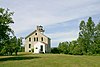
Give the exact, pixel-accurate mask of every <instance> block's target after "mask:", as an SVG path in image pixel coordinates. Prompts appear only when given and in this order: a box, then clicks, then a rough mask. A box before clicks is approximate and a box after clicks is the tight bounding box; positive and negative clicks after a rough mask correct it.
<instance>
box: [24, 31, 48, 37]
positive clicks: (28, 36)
mask: <svg viewBox="0 0 100 67" xmlns="http://www.w3.org/2000/svg"><path fill="white" fill-rule="evenodd" d="M35 32H37V30H35V31H33V32H32V33H30V34H29V35H28V36H26V37H25V39H26V38H28V37H29V36H31V35H32V34H34V33H35ZM40 34H42V33H40ZM42 35H43V36H45V37H47V36H46V35H44V34H42ZM47 38H48V39H50V38H49V37H47Z"/></svg>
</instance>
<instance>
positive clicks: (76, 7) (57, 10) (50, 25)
mask: <svg viewBox="0 0 100 67" xmlns="http://www.w3.org/2000/svg"><path fill="white" fill-rule="evenodd" d="M0 7H2V8H5V9H7V8H9V9H10V11H13V12H14V15H13V16H12V18H13V20H14V24H11V28H12V29H13V30H14V31H15V35H16V36H17V37H26V36H27V35H28V34H30V33H31V32H33V31H34V30H35V29H36V26H37V25H42V26H43V27H44V29H45V33H44V34H45V35H47V36H48V37H49V38H51V42H52V44H51V47H57V46H58V44H59V42H63V41H72V40H76V39H77V37H78V33H79V24H80V22H81V20H85V21H87V19H88V17H92V19H93V21H94V22H95V23H96V24H97V23H99V21H100V0H0Z"/></svg>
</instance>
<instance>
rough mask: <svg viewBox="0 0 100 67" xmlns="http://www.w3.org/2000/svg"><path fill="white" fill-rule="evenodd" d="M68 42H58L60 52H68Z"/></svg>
mask: <svg viewBox="0 0 100 67" xmlns="http://www.w3.org/2000/svg"><path fill="white" fill-rule="evenodd" d="M68 45H69V44H68V42H62V43H59V46H58V49H59V52H60V53H64V54H67V53H68Z"/></svg>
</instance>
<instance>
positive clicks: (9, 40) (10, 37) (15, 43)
mask: <svg viewBox="0 0 100 67" xmlns="http://www.w3.org/2000/svg"><path fill="white" fill-rule="evenodd" d="M12 15H13V12H10V11H9V9H7V10H5V9H3V8H0V55H12V54H13V53H15V54H16V55H17V52H18V51H20V50H21V43H22V41H21V39H20V38H17V37H16V36H15V35H14V31H13V30H12V29H11V27H10V24H12V23H14V22H13V19H12Z"/></svg>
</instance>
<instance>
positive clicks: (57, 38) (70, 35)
mask: <svg viewBox="0 0 100 67" xmlns="http://www.w3.org/2000/svg"><path fill="white" fill-rule="evenodd" d="M78 33H79V31H78V30H71V31H70V32H59V33H51V34H47V36H49V37H51V40H52V44H53V43H59V42H63V41H72V40H77V38H78Z"/></svg>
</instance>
